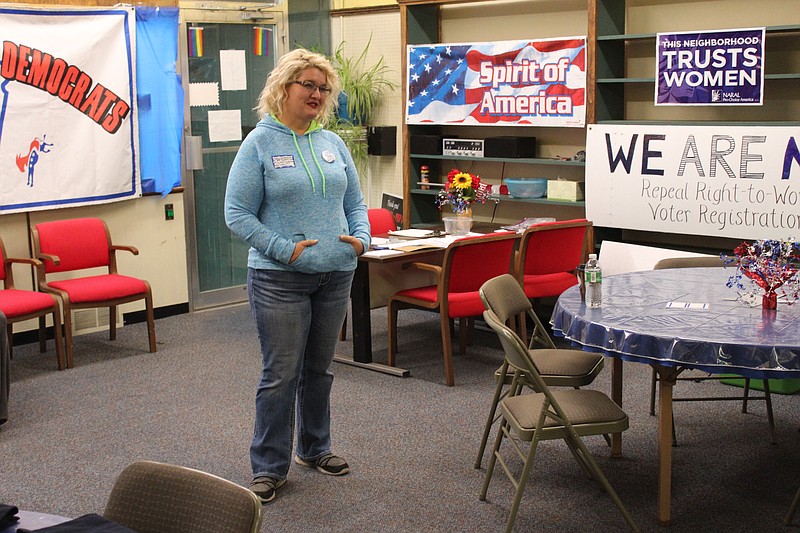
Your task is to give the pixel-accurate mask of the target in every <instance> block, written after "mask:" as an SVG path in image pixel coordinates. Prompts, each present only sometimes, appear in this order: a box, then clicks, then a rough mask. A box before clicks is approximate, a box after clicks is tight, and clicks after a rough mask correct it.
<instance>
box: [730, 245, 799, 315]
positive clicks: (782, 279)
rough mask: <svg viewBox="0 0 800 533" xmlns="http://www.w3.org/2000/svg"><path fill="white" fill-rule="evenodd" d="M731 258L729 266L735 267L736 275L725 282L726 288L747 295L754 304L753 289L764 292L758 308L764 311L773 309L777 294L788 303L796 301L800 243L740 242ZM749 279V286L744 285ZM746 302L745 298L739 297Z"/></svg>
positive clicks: (776, 301)
mask: <svg viewBox="0 0 800 533" xmlns="http://www.w3.org/2000/svg"><path fill="white" fill-rule="evenodd" d="M733 253H734V256H735V257H734V258H732V259H729V260H728V262H729V263H735V264H736V274H734V275H732V276H731V277H730V278H729V279H728V287H732V288H736V289H737V290H740V291H744V292H745V293H749V299H750V300H751V301H752V303H755V301H753V300H754V296H755V293H756V292H758V289H756V288H755V286H757V287H759V288H760V289H761V290H762V291H763V296H762V299H761V305H762V307H763V308H764V309H776V308H777V303H778V294H777V293H778V291H779V290H780V292H781V294H782V295H783V296H784V297H785V298H786V301H787V302H788V303H790V304H791V303H794V301H795V300H796V299H797V296H798V291H800V287H798V279H797V277H796V274H797V271H798V269H800V242H796V241H779V240H758V241H754V242H753V243H752V244H748V243H746V242H743V243H742V244H740V245H739V246H737V247H736V248H735V249H734V250H733ZM745 277H746V278H749V279H750V286H749V287H747V286H745V284H744V283H743V281H744V279H743V278H745ZM740 296H742V298H743V299H745V300H747V299H748V295H747V294H745V295H742V294H741V293H740Z"/></svg>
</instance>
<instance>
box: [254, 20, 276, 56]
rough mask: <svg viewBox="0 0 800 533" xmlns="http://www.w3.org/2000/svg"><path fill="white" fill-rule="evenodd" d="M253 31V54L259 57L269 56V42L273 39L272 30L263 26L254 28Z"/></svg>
mask: <svg viewBox="0 0 800 533" xmlns="http://www.w3.org/2000/svg"><path fill="white" fill-rule="evenodd" d="M253 30H254V32H253V53H254V54H255V55H257V56H267V55H269V41H270V39H272V30H270V29H269V28H264V27H263V26H254V27H253Z"/></svg>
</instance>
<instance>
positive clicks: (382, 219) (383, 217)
mask: <svg viewBox="0 0 800 533" xmlns="http://www.w3.org/2000/svg"><path fill="white" fill-rule="evenodd" d="M367 217H368V218H369V232H370V233H371V234H372V235H385V234H386V233H389V232H390V231H394V230H396V229H397V224H395V222H394V216H393V215H392V212H391V211H389V210H388V209H384V208H382V207H379V208H376V209H367Z"/></svg>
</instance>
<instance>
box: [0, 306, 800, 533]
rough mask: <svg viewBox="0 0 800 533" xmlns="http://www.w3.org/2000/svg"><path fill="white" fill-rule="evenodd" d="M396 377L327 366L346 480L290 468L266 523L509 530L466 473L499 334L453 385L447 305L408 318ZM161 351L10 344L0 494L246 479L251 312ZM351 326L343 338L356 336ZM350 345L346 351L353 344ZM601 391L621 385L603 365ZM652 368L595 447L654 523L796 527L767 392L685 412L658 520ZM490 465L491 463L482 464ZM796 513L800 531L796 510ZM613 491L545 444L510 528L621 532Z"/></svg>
mask: <svg viewBox="0 0 800 533" xmlns="http://www.w3.org/2000/svg"><path fill="white" fill-rule="evenodd" d="M372 318H373V335H374V341H373V347H374V351H375V355H376V360H378V361H380V362H385V360H386V325H385V323H386V310H385V309H377V310H374V311H373V317H372ZM400 328H401V329H400V339H399V343H400V353H399V354H398V357H399V361H398V364H399V365H400V366H402V367H404V368H408V369H409V370H410V371H411V377H410V378H405V379H403V378H396V377H392V376H387V375H384V374H379V373H375V372H371V371H367V370H363V369H359V368H356V367H351V366H348V365H343V364H338V363H334V367H333V372H334V374H335V375H336V379H335V381H334V388H333V400H332V401H333V413H332V415H333V443H334V449H335V451H336V452H337V453H339V454H341V455H343V456H344V457H346V458H347V459H348V461H349V462H350V465H351V468H352V473H351V474H350V475H348V476H345V477H342V478H334V477H330V476H324V475H322V474H319V473H317V472H314V471H311V470H309V469H307V468H303V467H300V466H297V465H293V466H292V469H291V470H290V473H289V481H288V483H287V484H286V485H285V487H284V488H283V489H282V490H281V492H280V493H279V496H278V498H277V499H276V500H275V501H274V502H273V503H271V504H268V505H266V506H265V507H264V523H263V526H262V531H264V532H266V531H282V532H294V531H297V532H300V531H302V532H315V531H337V532H338V531H341V532H373V531H374V532H379V531H380V532H383V531H404V532H406V531H408V532H429V531H430V532H439V531H442V532H445V531H448V532H450V531H458V532H462V531H463V532H477V531H500V530H502V529H503V525H504V524H505V520H506V517H507V516H508V511H509V507H510V502H511V497H512V488H511V485H510V483H509V482H508V481H507V480H506V479H505V477H504V476H502V475H501V474H500V473H499V472H498V474H497V475H496V476H495V478H494V479H493V481H492V483H491V486H490V488H489V495H488V499H487V501H485V502H481V501H479V500H478V493H479V491H480V487H481V483H482V481H483V476H484V473H485V470H476V469H474V468H473V463H474V458H475V453H476V451H477V446H478V441H479V438H480V434H481V431H482V427H483V421H484V417H485V414H486V410H487V408H488V403H489V400H490V399H491V394H492V390H493V372H494V370H495V369H496V368H497V366H498V365H499V363H500V362H501V358H502V355H501V351H500V345H499V342H498V340H497V338H496V337H495V336H494V334H493V333H490V332H488V331H481V330H478V331H476V333H475V338H474V345H473V346H471V347H470V348H469V349H468V352H467V354H466V355H464V356H457V357H456V360H455V371H456V386H455V387H447V386H445V385H444V376H443V371H442V363H441V355H440V353H441V352H440V351H441V344H440V342H441V341H440V340H439V333H438V316H436V315H432V314H429V313H425V312H417V311H403V312H401V313H400ZM156 332H157V335H158V350H159V351H158V353H155V354H150V353H148V352H147V335H146V330H145V326H144V324H133V325H129V326H125V327H124V328H122V329H121V330H120V331H119V333H118V339H117V340H116V341H114V342H110V341H108V340H107V337H106V333H92V334H88V335H82V336H79V337H76V339H75V368H73V369H70V370H67V371H63V372H59V371H58V370H56V361H55V354H54V352H53V351H52V344H51V345H50V348H51V351H50V352H48V353H46V354H40V353H39V352H38V344H30V345H23V346H18V347H16V349H15V351H14V359H13V361H12V364H11V371H12V384H11V402H10V417H11V418H10V420H9V422H8V423H6V424H5V425H3V426H0V502H2V503H7V504H13V505H17V506H19V507H20V508H22V509H28V510H36V511H41V512H47V513H53V514H59V515H65V516H78V515H81V514H85V513H90V512H97V513H102V511H103V509H104V506H105V502H106V498H107V495H108V493H109V492H110V490H111V487H112V485H113V483H114V479H115V477H116V476H117V475H118V474H119V472H120V471H121V470H122V469H123V468H124V467H125V466H126V465H128V464H129V463H131V462H133V461H136V460H140V459H151V460H156V461H165V462H170V463H175V464H180V465H185V466H190V467H193V468H198V469H201V470H205V471H208V472H211V473H213V474H216V475H219V476H222V477H224V478H226V479H230V480H232V481H234V482H236V483H239V484H242V485H246V484H247V483H248V482H249V479H250V469H249V460H248V445H249V442H250V437H251V433H252V423H253V394H254V389H255V385H256V381H257V378H258V375H259V370H260V356H259V353H258V346H257V342H256V335H255V329H254V326H253V324H252V319H251V316H250V313H249V310H248V308H247V307H246V306H244V305H242V306H234V307H229V308H222V309H215V310H210V311H204V312H197V313H189V314H185V315H179V316H174V317H169V318H164V319H161V320H158V321H157V323H156ZM349 337H350V336H349ZM351 349H352V345H351V343H350V340H349V339H348V341H345V342H341V343H340V345H339V347H338V353H339V354H341V355H349V354H350V353H351ZM606 367H607V368H606V369H605V370H604V371H603V372H602V373H601V375H600V376H599V377H598V379H597V380H596V382H595V383H594V385H593V387H594V388H597V389H599V390H603V391H606V392H608V391H609V390H610V373H611V372H610V364H608V365H606ZM649 379H650V368H649V367H647V366H645V365H641V364H635V363H626V364H625V394H624V402H623V403H624V409H625V410H626V412H627V413H628V414H629V416H630V419H631V422H630V429H629V430H628V431H627V432H625V434H624V440H623V450H624V457H622V458H618V459H612V458H610V454H609V448H608V447H607V446H606V444H605V442H604V441H603V440H602V438H599V437H593V438H588V439H586V442H587V444H588V446H589V448H590V450H591V451H592V453H593V454H594V455H595V457H596V458H597V460H598V462H599V464H600V466H601V468H603V470H604V472H605V473H606V475H607V476H608V478H609V480H610V481H611V483H612V485H613V486H614V487H615V488H616V490H617V492H618V493H619V495H620V497H621V498H622V500H623V501H624V502H625V504H626V505H627V507H628V509H629V511H630V512H631V514H632V515H633V517H634V519H635V520H636V521H637V522H638V524H639V526H640V528H641V529H642V530H643V531H681V532H682V531H786V530H787V529H788V530H793V529H795V527H790V528H787V527H785V526H783V525H782V519H783V515H784V514H785V512H786V511H787V510H788V507H789V504H790V502H791V500H792V497H793V495H794V493H795V491H796V490H797V488H798V487H799V486H800V476H798V475H797V473H798V467H799V466H800V453H798V444H799V443H800V433H798V428H800V409H798V398H796V397H795V396H790V395H774V400H773V401H774V410H775V417H776V424H777V440H778V443H777V444H774V445H773V444H770V442H769V436H768V432H767V419H766V413H765V406H764V403H763V402H754V403H752V404H751V407H750V412H749V413H748V414H742V413H741V412H740V405H739V404H738V403H737V402H714V403H707V402H704V403H699V402H695V403H682V404H679V405H677V406H676V408H675V422H676V426H677V431H678V440H679V445H678V447H677V448H675V449H674V465H673V468H674V470H673V512H672V514H673V523H672V526H671V527H669V528H663V527H660V526H659V525H658V523H657V519H656V479H657V462H656V459H657V449H656V448H657V447H656V424H657V420H656V418H655V417H652V416H650V415H649V408H648V391H649ZM690 393H691V394H702V395H709V394H711V395H714V394H720V393H722V394H732V395H736V394H739V393H740V389H737V388H734V387H730V386H727V385H723V384H720V383H717V382H704V383H683V384H679V386H678V387H677V388H676V396H677V395H681V394H683V395H686V394H690ZM484 465H485V463H484ZM796 523H798V524H800V516H798V517H797V520H796ZM625 529H626V527H625V523H624V521H623V519H622V517H621V515H620V514H619V512H618V510H617V509H616V507H615V506H614V505H613V503H612V502H611V500H610V498H609V497H608V495H607V494H606V493H605V492H604V491H603V490H602V489H601V488H600V487H599V486H598V485H597V484H595V483H594V482H593V481H591V480H590V479H588V478H586V477H585V476H584V475H583V473H582V472H581V471H580V469H579V468H578V466H577V463H576V462H575V461H574V459H573V457H572V456H571V454H570V452H569V451H568V449H567V448H566V446H564V445H563V443H560V442H545V443H543V444H542V445H541V448H540V451H539V452H538V454H537V460H536V465H535V468H534V473H533V475H532V479H531V481H530V483H529V484H528V486H527V488H526V491H525V496H524V498H523V501H522V505H521V508H520V511H519V516H518V519H517V525H516V528H515V531H594V530H601V531H624V530H625Z"/></svg>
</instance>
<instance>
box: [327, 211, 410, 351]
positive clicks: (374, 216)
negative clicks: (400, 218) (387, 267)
mask: <svg viewBox="0 0 800 533" xmlns="http://www.w3.org/2000/svg"><path fill="white" fill-rule="evenodd" d="M367 217H368V218H369V231H370V234H371V235H372V236H373V237H374V236H375V235H385V234H387V233H389V232H390V231H394V230H396V229H397V224H395V222H394V216H393V215H392V212H391V211H389V210H388V209H384V208H382V207H378V208H374V209H367ZM346 339H347V315H345V317H344V323H342V331H341V332H340V333H339V340H342V341H343V340H346Z"/></svg>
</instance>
